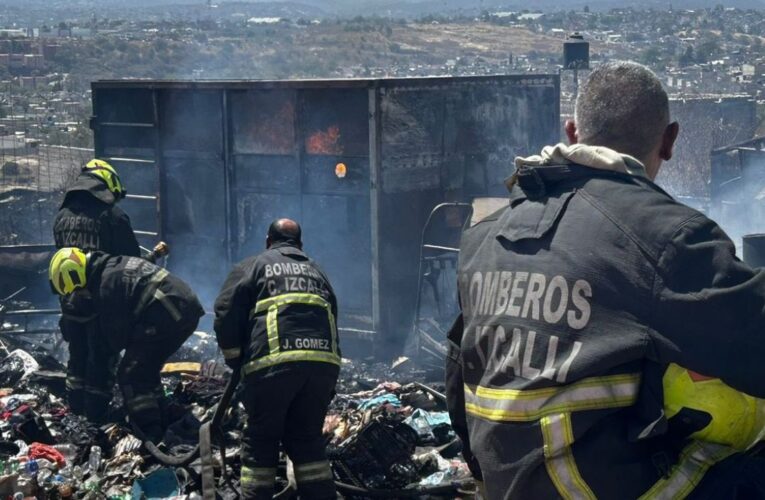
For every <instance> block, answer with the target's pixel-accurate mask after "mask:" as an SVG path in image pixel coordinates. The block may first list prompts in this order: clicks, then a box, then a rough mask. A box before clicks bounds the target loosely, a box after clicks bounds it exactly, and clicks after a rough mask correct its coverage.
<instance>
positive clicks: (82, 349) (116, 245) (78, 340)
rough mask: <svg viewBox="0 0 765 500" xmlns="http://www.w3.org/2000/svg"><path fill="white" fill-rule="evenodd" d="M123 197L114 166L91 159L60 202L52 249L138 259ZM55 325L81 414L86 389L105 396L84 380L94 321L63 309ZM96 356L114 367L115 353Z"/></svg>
mask: <svg viewBox="0 0 765 500" xmlns="http://www.w3.org/2000/svg"><path fill="white" fill-rule="evenodd" d="M124 197H125V188H124V186H123V185H122V182H121V181H120V178H119V176H118V175H117V172H116V171H115V170H114V168H113V167H112V166H111V165H110V164H109V163H107V162H105V161H103V160H98V159H95V160H91V161H89V162H88V163H87V164H86V165H85V166H84V167H83V168H82V171H81V172H80V175H79V176H78V177H77V180H76V181H75V182H74V184H73V185H72V186H71V187H70V188H69V189H68V190H67V192H66V194H64V201H63V202H62V203H61V208H60V209H59V212H58V215H57V216H56V219H55V220H54V221H53V238H54V241H55V243H56V248H59V249H60V248H65V247H76V248H79V249H81V250H82V251H83V252H86V253H87V252H92V251H95V250H98V251H101V252H106V253H108V254H111V255H128V256H133V257H139V256H140V255H141V250H140V247H139V246H138V241H137V240H136V237H135V234H134V233H133V228H132V227H131V225H130V219H129V218H128V216H127V214H125V212H123V211H122V210H120V208H118V207H117V202H118V201H119V200H121V199H122V198H124ZM62 306H63V304H62ZM62 312H64V311H63V307H62ZM59 326H60V328H61V335H62V336H63V337H64V340H66V341H67V343H68V344H69V362H68V364H67V377H66V386H67V398H68V402H69V407H70V408H71V410H72V411H73V412H74V413H77V414H85V399H86V398H87V397H88V394H89V393H90V396H91V398H100V399H104V398H106V397H107V395H106V394H103V391H101V390H99V389H96V388H95V387H91V386H88V385H86V384H85V377H86V373H87V364H88V352H89V348H88V337H89V336H90V335H98V332H97V331H96V324H95V322H92V321H82V320H81V319H79V318H74V317H72V316H70V315H67V314H66V313H65V312H64V314H62V316H61V321H60V322H59ZM91 351H92V350H91ZM94 354H95V353H94ZM96 356H97V358H100V359H102V360H103V363H105V364H110V365H111V366H110V368H108V369H107V370H113V369H114V368H115V366H116V361H117V360H116V359H115V358H114V357H113V356H109V355H108V354H107V353H105V352H104V353H98V354H96ZM108 397H109V398H111V395H110V394H109V395H108Z"/></svg>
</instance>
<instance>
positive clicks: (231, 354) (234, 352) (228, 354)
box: [221, 347, 242, 359]
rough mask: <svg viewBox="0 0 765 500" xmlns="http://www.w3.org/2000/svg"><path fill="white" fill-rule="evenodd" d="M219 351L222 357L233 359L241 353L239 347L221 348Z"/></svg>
mask: <svg viewBox="0 0 765 500" xmlns="http://www.w3.org/2000/svg"><path fill="white" fill-rule="evenodd" d="M221 351H222V352H223V357H224V358H226V359H234V358H238V357H239V356H241V355H242V348H241V347H232V348H230V349H223V348H221Z"/></svg>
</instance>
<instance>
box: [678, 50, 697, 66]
mask: <svg viewBox="0 0 765 500" xmlns="http://www.w3.org/2000/svg"><path fill="white" fill-rule="evenodd" d="M695 63H696V57H695V56H694V53H693V46H691V45H689V46H688V47H686V48H685V51H684V52H683V53H682V54H681V55H680V57H679V58H678V59H677V64H678V65H679V66H680V67H685V66H690V65H692V64H695Z"/></svg>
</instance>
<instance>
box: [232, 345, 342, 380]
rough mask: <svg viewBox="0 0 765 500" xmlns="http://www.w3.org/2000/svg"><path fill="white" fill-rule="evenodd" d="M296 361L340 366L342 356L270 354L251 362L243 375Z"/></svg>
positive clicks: (311, 352) (301, 352)
mask: <svg viewBox="0 0 765 500" xmlns="http://www.w3.org/2000/svg"><path fill="white" fill-rule="evenodd" d="M294 361H317V362H322V363H332V364H333V365H338V366H340V356H338V355H337V354H335V353H333V352H324V351H305V350H295V351H282V352H280V353H277V354H269V355H268V356H264V357H262V358H258V359H256V360H254V361H250V362H249V363H247V364H246V365H244V366H243V367H242V374H243V375H249V374H250V373H252V372H255V371H258V370H262V369H263V368H268V367H270V366H274V365H278V364H280V363H290V362H294Z"/></svg>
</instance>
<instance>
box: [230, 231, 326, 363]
mask: <svg viewBox="0 0 765 500" xmlns="http://www.w3.org/2000/svg"><path fill="white" fill-rule="evenodd" d="M336 318H337V301H336V299H335V294H334V292H333V290H332V287H331V285H330V283H329V280H328V279H327V277H326V275H325V274H324V273H323V272H322V271H321V269H319V267H318V266H317V265H316V264H315V263H314V262H313V261H312V260H311V259H310V258H308V256H307V255H306V254H305V252H303V251H302V250H301V249H300V248H298V247H297V246H295V245H291V244H288V243H279V244H275V245H273V246H272V247H271V248H269V249H268V250H266V251H265V252H263V253H261V254H260V255H258V256H255V257H251V258H249V259H246V260H244V261H242V262H240V263H239V264H237V265H236V266H235V267H234V269H233V270H232V271H231V273H230V274H229V276H228V278H227V279H226V282H225V283H224V284H223V287H222V289H221V292H220V294H219V295H218V298H217V299H216V301H215V333H216V336H217V339H218V344H219V346H220V348H221V350H222V351H223V353H224V356H225V357H226V359H227V361H229V362H234V361H236V362H237V363H238V364H240V366H241V367H242V370H243V373H244V374H245V375H246V374H250V373H253V372H255V371H258V370H261V369H263V368H267V367H271V366H275V365H279V364H282V363H289V362H296V361H312V362H322V363H331V364H335V365H339V364H340V349H339V346H338V337H337V324H336ZM239 358H241V360H240V359H239Z"/></svg>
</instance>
